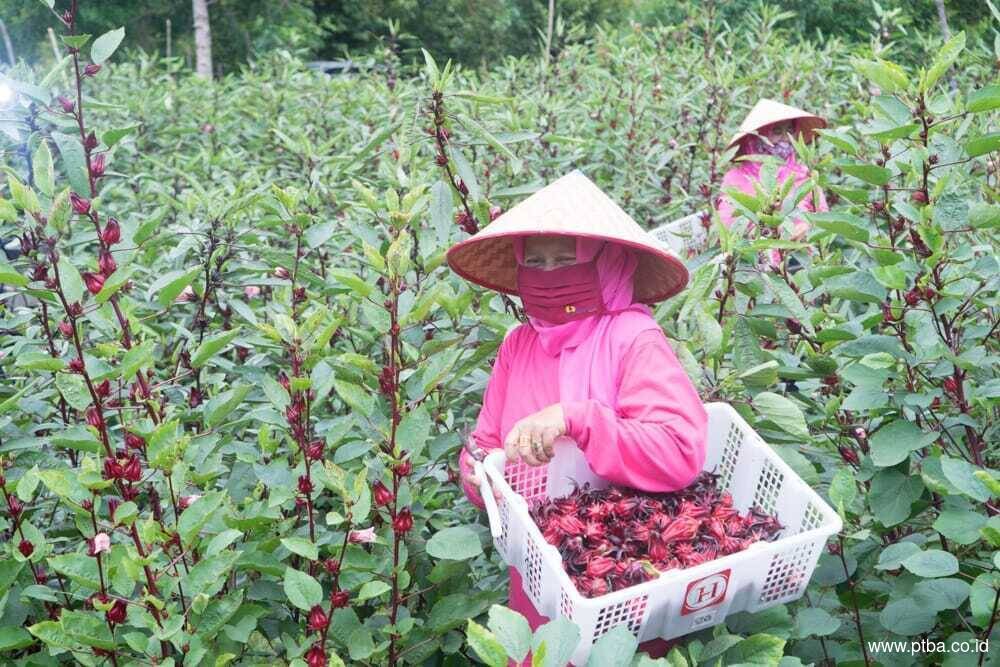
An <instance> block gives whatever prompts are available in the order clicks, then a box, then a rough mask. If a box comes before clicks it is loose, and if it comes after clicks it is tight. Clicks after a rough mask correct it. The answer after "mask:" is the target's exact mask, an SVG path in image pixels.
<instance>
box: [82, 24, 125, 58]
mask: <svg viewBox="0 0 1000 667" xmlns="http://www.w3.org/2000/svg"><path fill="white" fill-rule="evenodd" d="M123 39H125V28H124V27H122V28H117V29H115V30H110V31H108V32H106V33H104V34H103V35H101V36H100V37H98V38H97V39H95V40H94V44H93V45H92V46H91V47H90V59H91V60H93V61H94V62H95V63H97V64H98V65H100V64H101V63H103V62H104V61H105V60H107V59H108V58H110V57H111V54H113V53H114V52H115V49H117V48H118V45H119V44H121V43H122V40H123Z"/></svg>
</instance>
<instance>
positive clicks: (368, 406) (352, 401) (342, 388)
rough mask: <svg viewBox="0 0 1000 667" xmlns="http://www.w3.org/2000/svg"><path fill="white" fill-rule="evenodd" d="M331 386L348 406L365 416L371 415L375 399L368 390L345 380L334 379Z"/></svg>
mask: <svg viewBox="0 0 1000 667" xmlns="http://www.w3.org/2000/svg"><path fill="white" fill-rule="evenodd" d="M333 387H334V389H335V390H336V391H337V396H338V397H340V399H341V400H342V401H344V403H347V405H348V406H349V407H351V408H353V409H354V410H357V411H358V412H360V413H361V414H363V415H365V416H369V415H371V413H372V410H374V408H375V405H374V404H375V401H374V397H373V396H372V395H371V393H370V392H368V391H366V390H365V389H363V388H362V387H360V386H358V385H356V384H354V383H353V382H347V381H345V380H334V381H333Z"/></svg>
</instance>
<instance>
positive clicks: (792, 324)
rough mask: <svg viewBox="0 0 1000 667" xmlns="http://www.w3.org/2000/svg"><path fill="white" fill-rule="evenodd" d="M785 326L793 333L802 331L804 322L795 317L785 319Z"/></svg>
mask: <svg viewBox="0 0 1000 667" xmlns="http://www.w3.org/2000/svg"><path fill="white" fill-rule="evenodd" d="M785 326H786V327H788V331H789V332H790V333H793V334H798V333H802V324H801V323H800V322H799V321H798V320H796V319H793V318H789V319H787V320H785Z"/></svg>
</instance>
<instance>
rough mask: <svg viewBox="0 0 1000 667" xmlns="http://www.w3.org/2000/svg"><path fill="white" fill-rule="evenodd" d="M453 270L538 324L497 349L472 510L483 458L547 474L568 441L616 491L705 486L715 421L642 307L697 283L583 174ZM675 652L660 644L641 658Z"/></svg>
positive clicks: (524, 605)
mask: <svg viewBox="0 0 1000 667" xmlns="http://www.w3.org/2000/svg"><path fill="white" fill-rule="evenodd" d="M448 262H449V265H450V266H451V267H452V268H453V269H454V270H455V271H456V272H457V273H459V274H460V275H462V276H463V277H464V278H466V279H468V280H470V281H472V282H474V283H477V284H479V285H482V286H485V287H488V288H491V289H494V290H497V291H501V292H505V293H508V294H516V295H518V296H520V298H521V301H522V303H523V305H524V310H525V313H526V314H527V315H528V322H526V323H524V324H521V325H519V326H517V327H515V328H513V329H512V330H511V331H510V332H509V333H508V334H507V336H506V337H505V339H504V341H503V343H502V344H501V345H500V349H499V350H498V352H497V358H496V362H495V363H494V366H493V371H492V374H491V376H490V379H489V383H488V385H487V387H486V391H485V395H484V397H483V406H482V409H481V411H480V413H479V418H478V420H477V423H476V427H475V430H474V431H473V432H472V435H471V437H470V442H469V443H468V445H467V448H466V449H463V451H462V453H461V455H460V460H459V464H460V467H461V471H462V478H463V486H464V489H465V492H466V494H467V495H468V497H469V499H470V500H471V501H472V502H473V503H474V504H476V505H477V506H479V507H482V499H481V498H480V495H479V490H478V482H477V480H476V479H475V476H474V473H473V468H472V463H473V457H474V456H475V454H474V452H477V451H481V450H492V449H498V448H503V449H504V450H505V451H506V455H507V459H508V461H509V462H511V464H512V463H513V462H516V461H523V462H524V463H526V464H528V465H530V466H539V465H545V464H546V463H547V462H548V461H549V460H550V459H551V457H552V456H553V443H554V441H555V440H556V439H557V438H559V437H560V436H563V435H565V436H568V437H570V438H572V439H573V440H574V441H576V444H577V446H578V447H579V448H580V449H581V450H582V451H583V453H584V455H585V456H586V459H587V461H588V463H589V464H590V467H591V469H592V470H593V471H594V472H595V473H596V474H597V475H599V476H600V477H603V478H604V479H607V480H609V481H611V482H613V483H615V484H620V485H624V486H628V487H632V488H636V489H641V490H644V491H652V492H663V491H674V490H677V489H681V488H684V487H685V486H687V485H688V484H690V483H691V482H692V481H693V480H694V479H695V477H696V476H697V475H698V474H699V473H700V472H701V469H702V465H703V463H704V460H705V444H706V437H707V415H706V412H705V409H704V407H703V406H702V403H701V400H700V399H699V397H698V393H697V391H696V390H695V388H694V386H693V385H692V383H691V381H690V379H689V378H688V377H687V375H686V374H685V372H684V370H683V368H682V367H681V365H680V363H679V362H678V361H677V357H676V356H675V355H674V352H673V350H672V349H671V348H670V345H669V344H668V342H667V339H666V336H665V335H664V333H663V331H662V329H661V328H660V326H659V324H658V323H657V322H656V320H655V319H653V316H652V311H651V310H650V308H649V306H648V305H646V304H649V303H656V302H658V301H662V300H663V299H666V298H668V297H670V296H673V295H674V294H676V293H678V292H679V291H681V290H682V289H683V288H684V286H685V284H686V282H687V270H686V269H685V267H684V265H683V264H682V263H681V262H680V260H678V259H677V258H676V256H674V255H673V254H672V253H670V252H669V251H667V250H664V249H663V248H662V247H661V246H660V244H659V243H658V242H657V241H656V240H655V239H654V238H652V237H651V236H650V235H649V234H648V233H647V232H645V231H644V230H642V228H640V227H639V225H638V224H636V223H635V221H633V220H632V219H631V218H630V217H629V216H628V214H626V213H625V212H624V211H623V210H622V209H621V208H619V207H618V206H617V205H616V204H615V203H614V202H612V201H611V200H610V199H609V198H608V197H607V196H606V195H604V193H603V192H601V191H600V190H599V189H598V188H597V187H596V186H595V185H594V184H593V183H592V182H591V181H590V180H588V179H587V178H586V177H585V176H584V175H583V174H582V173H580V172H579V171H574V172H572V173H570V174H568V175H566V176H564V177H562V178H560V179H559V180H557V181H555V182H554V183H552V184H551V185H549V186H547V187H546V188H543V189H542V190H540V191H538V192H537V193H535V194H534V195H532V196H531V197H529V198H528V199H526V200H524V201H523V202H521V203H520V204H518V205H517V206H515V207H514V208H512V209H511V210H510V211H508V212H507V213H505V214H504V215H502V216H500V217H499V218H498V219H497V220H496V221H495V222H493V223H491V224H490V225H489V226H488V227H487V228H485V229H484V230H482V231H480V232H479V233H478V234H476V235H474V236H472V237H470V238H468V239H466V240H464V241H462V242H461V243H458V244H456V245H455V246H453V247H452V248H451V249H450V250H449V251H448ZM509 465H510V464H509ZM509 571H510V602H509V604H510V606H511V608H512V609H514V610H516V611H518V612H520V613H521V614H523V615H524V616H525V617H527V619H528V622H529V624H530V625H531V627H532V629H535V628H537V627H538V626H540V625H541V624H543V623H545V622H546V621H547V620H549V619H547V618H545V617H544V616H541V615H540V614H539V613H538V611H537V610H536V609H535V607H534V605H533V604H532V602H531V600H530V599H529V598H528V596H527V595H526V593H525V591H524V589H523V587H522V584H521V579H520V576H519V575H518V573H517V570H515V569H514V568H510V569H509ZM666 647H667V643H666V642H664V641H662V640H654V641H653V642H646V643H644V644H643V645H641V646H640V649H642V650H648V651H650V652H651V653H654V654H658V655H662V654H663V653H664V652H665V649H666ZM524 664H530V656H529V660H527V661H526V662H525V663H524Z"/></svg>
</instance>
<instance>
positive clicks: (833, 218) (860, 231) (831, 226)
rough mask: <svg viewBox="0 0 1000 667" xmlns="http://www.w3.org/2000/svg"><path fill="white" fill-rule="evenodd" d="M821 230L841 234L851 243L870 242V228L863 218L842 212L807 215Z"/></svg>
mask: <svg viewBox="0 0 1000 667" xmlns="http://www.w3.org/2000/svg"><path fill="white" fill-rule="evenodd" d="M805 217H806V218H807V219H808V220H809V221H810V222H811V223H813V224H814V225H815V226H816V227H818V228H819V229H823V230H826V231H828V232H832V233H834V234H839V235H840V236H843V237H844V238H845V239H850V240H851V241H860V242H861V243H867V242H868V228H867V225H866V223H865V221H864V220H862V219H861V218H859V217H857V216H854V215H849V214H847V213H840V212H827V213H807V214H806V216H805Z"/></svg>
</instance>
